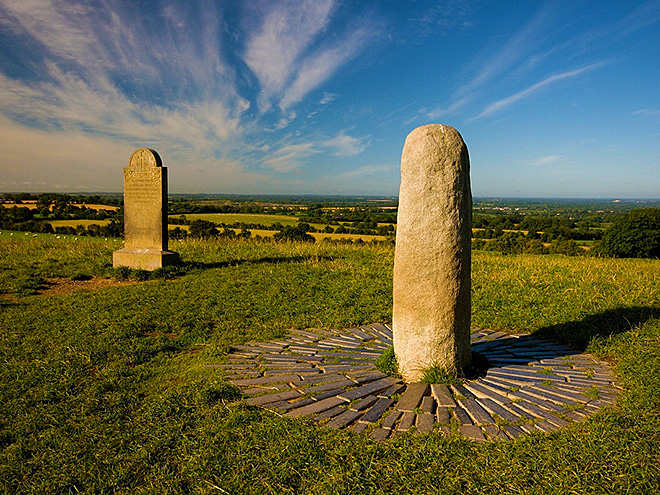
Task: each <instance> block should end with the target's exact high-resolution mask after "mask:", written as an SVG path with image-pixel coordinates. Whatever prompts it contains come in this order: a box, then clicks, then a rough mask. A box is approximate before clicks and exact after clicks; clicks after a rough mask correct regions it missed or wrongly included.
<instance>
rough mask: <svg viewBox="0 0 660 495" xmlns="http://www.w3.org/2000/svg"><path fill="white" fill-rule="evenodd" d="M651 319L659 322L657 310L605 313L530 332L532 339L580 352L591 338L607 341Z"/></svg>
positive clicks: (642, 308)
mask: <svg viewBox="0 0 660 495" xmlns="http://www.w3.org/2000/svg"><path fill="white" fill-rule="evenodd" d="M654 318H660V306H631V307H623V308H616V309H608V310H607V311H603V312H602V313H597V314H594V315H588V316H586V317H584V318H583V319H581V320H577V321H568V322H565V323H559V324H557V325H551V326H548V327H544V328H540V329H539V330H538V331H536V332H534V336H536V337H540V338H544V339H548V340H555V341H558V342H561V343H565V344H569V345H571V346H574V347H576V348H578V349H581V350H584V349H586V348H587V346H588V345H589V342H590V341H591V340H592V339H593V338H595V337H597V338H607V337H609V336H610V335H616V334H619V333H622V332H625V331H627V330H630V329H631V328H634V327H635V326H638V325H641V324H643V323H645V322H646V321H648V320H651V319H654Z"/></svg>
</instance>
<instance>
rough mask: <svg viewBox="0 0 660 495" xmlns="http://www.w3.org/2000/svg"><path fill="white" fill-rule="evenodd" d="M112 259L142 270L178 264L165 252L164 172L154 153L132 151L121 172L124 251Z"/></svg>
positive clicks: (159, 160)
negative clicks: (122, 178) (122, 181)
mask: <svg viewBox="0 0 660 495" xmlns="http://www.w3.org/2000/svg"><path fill="white" fill-rule="evenodd" d="M112 259H113V266H115V267H117V266H128V267H130V268H138V269H142V270H155V269H156V268H161V267H163V266H166V265H172V264H175V263H177V262H178V261H179V255H178V254H177V253H174V252H172V251H168V250H167V168H165V167H163V162H162V161H161V159H160V156H159V155H158V153H156V152H155V151H154V150H150V149H146V148H140V149H138V150H135V151H134V152H133V154H132V155H131V158H130V160H129V161H128V167H126V168H124V249H120V250H119V251H115V252H114V253H113V254H112Z"/></svg>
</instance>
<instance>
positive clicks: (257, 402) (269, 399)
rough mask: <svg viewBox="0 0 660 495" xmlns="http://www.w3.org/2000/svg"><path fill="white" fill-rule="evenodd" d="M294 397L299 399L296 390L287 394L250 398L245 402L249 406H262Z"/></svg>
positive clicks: (298, 393)
mask: <svg viewBox="0 0 660 495" xmlns="http://www.w3.org/2000/svg"><path fill="white" fill-rule="evenodd" d="M296 397H300V392H298V391H297V390H291V391H289V392H280V393H275V394H269V395H260V396H258V397H250V398H249V399H247V400H246V401H245V402H247V403H248V404H250V405H251V406H263V405H266V404H271V403H273V402H278V401H281V400H288V399H294V398H296Z"/></svg>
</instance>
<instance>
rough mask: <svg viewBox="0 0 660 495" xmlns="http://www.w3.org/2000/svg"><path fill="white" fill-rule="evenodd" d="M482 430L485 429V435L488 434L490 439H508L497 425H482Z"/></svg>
mask: <svg viewBox="0 0 660 495" xmlns="http://www.w3.org/2000/svg"><path fill="white" fill-rule="evenodd" d="M484 430H485V431H486V435H488V438H489V439H490V440H494V441H505V442H508V441H509V440H510V439H509V437H508V436H507V435H506V433H504V431H502V430H501V429H500V428H499V426H484Z"/></svg>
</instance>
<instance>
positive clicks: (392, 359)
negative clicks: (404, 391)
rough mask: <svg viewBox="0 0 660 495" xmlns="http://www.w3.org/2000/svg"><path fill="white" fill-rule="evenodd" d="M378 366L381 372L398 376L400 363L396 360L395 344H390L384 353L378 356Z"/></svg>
mask: <svg viewBox="0 0 660 495" xmlns="http://www.w3.org/2000/svg"><path fill="white" fill-rule="evenodd" d="M375 364H376V368H378V369H379V370H380V371H381V372H383V373H385V374H387V375H390V376H398V374H399V365H398V363H397V362H396V355H395V354H394V346H389V347H388V348H387V349H385V350H384V351H383V353H382V354H381V355H380V356H378V357H377V358H376V362H375Z"/></svg>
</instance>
